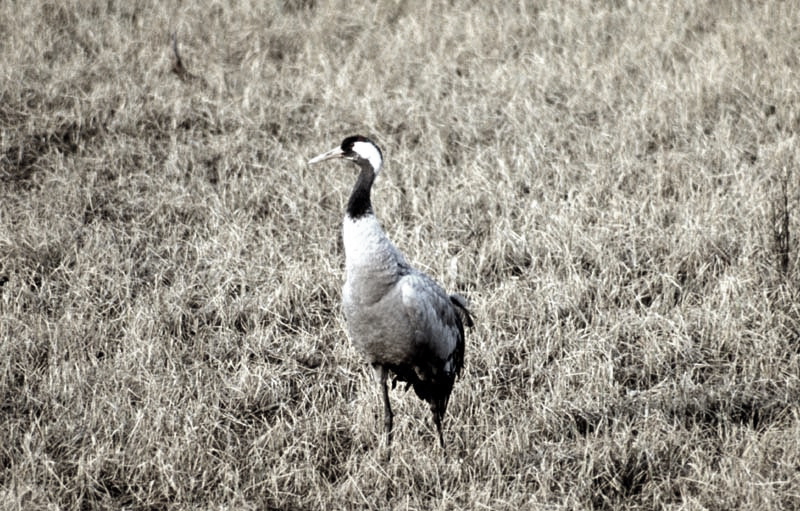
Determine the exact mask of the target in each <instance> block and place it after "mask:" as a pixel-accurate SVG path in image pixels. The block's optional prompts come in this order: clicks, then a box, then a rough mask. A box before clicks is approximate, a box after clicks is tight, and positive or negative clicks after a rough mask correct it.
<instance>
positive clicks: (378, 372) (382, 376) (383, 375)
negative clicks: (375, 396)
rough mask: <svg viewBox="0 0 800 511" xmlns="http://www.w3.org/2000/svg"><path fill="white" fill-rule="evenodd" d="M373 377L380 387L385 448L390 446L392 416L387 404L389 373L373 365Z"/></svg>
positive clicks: (390, 408)
mask: <svg viewBox="0 0 800 511" xmlns="http://www.w3.org/2000/svg"><path fill="white" fill-rule="evenodd" d="M373 368H374V369H375V376H376V378H377V379H378V382H379V383H380V385H381V394H382V395H383V429H384V432H385V433H386V447H390V446H391V445H392V420H393V419H394V414H393V413H392V405H391V404H390V403H389V386H388V385H387V383H386V380H387V376H388V373H389V371H387V370H386V368H385V367H383V366H381V365H374V366H373Z"/></svg>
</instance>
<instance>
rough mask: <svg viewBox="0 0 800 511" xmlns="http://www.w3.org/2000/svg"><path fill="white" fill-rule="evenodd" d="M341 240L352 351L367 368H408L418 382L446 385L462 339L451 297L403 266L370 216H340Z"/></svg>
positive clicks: (422, 274)
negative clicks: (373, 366)
mask: <svg viewBox="0 0 800 511" xmlns="http://www.w3.org/2000/svg"><path fill="white" fill-rule="evenodd" d="M343 238H344V248H345V259H346V270H345V271H346V274H347V276H346V280H345V284H344V289H343V293H342V302H343V307H344V313H345V316H346V318H347V325H348V330H349V333H350V339H351V340H352V342H353V345H354V346H355V348H356V350H358V351H359V353H361V355H362V356H363V357H364V358H365V359H366V360H367V362H369V363H370V364H380V365H386V366H390V367H401V366H407V368H408V369H410V370H412V371H413V373H414V374H415V375H416V377H417V379H419V380H420V383H424V382H430V383H441V384H447V382H448V380H452V379H453V378H454V377H455V375H456V372H457V370H459V369H460V364H458V365H457V364H456V355H457V349H458V347H459V344H463V335H464V334H463V327H462V326H461V322H460V318H458V316H457V312H456V309H455V307H454V305H453V303H452V301H451V299H450V296H449V295H448V294H447V293H445V292H444V290H443V289H442V288H441V287H439V285H438V284H436V282H434V281H433V280H432V279H431V278H430V277H428V276H427V275H425V274H424V273H422V272H420V271H418V270H416V269H414V268H412V267H411V266H410V265H409V264H408V263H407V262H406V260H405V258H404V257H403V255H402V254H401V253H400V252H399V251H398V250H397V249H396V248H395V247H394V245H393V244H392V243H391V242H390V241H389V239H388V238H387V237H386V235H385V234H384V232H383V229H381V227H380V225H379V223H378V221H377V219H376V218H375V216H374V215H370V216H367V217H363V218H359V219H355V220H354V219H351V218H349V217H345V220H344V229H343ZM409 383H414V382H409ZM449 384H450V385H452V381H450V382H449Z"/></svg>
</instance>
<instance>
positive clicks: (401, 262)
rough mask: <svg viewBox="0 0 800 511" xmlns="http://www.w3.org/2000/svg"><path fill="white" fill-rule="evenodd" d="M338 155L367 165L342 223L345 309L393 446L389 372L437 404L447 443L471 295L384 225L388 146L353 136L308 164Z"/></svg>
mask: <svg viewBox="0 0 800 511" xmlns="http://www.w3.org/2000/svg"><path fill="white" fill-rule="evenodd" d="M332 159H344V160H349V161H351V162H353V163H355V164H356V165H357V166H358V168H359V169H360V172H359V174H358V177H357V178H356V182H355V185H354V186H353V189H352V191H351V192H350V197H349V199H348V201H347V207H346V210H345V216H344V221H343V226H342V239H343V242H344V251H345V282H344V286H343V289H342V309H343V311H344V315H345V319H346V324H347V330H348V334H349V337H350V340H351V343H352V344H353V346H354V347H355V349H356V351H357V352H359V353H360V355H361V356H362V357H363V358H364V359H365V361H366V362H367V363H368V364H369V365H371V366H372V368H373V370H374V375H375V380H376V381H377V383H378V384H379V386H380V391H381V395H382V397H383V409H384V421H383V422H384V433H385V438H386V446H387V447H388V448H389V449H391V443H392V422H393V418H394V414H393V412H392V406H391V403H390V402H389V388H388V379H389V376H392V377H393V379H392V388H393V389H394V388H395V386H396V385H397V383H398V382H404V383H405V384H406V390H408V388H409V387H411V388H413V389H414V392H415V393H416V395H417V396H418V397H419V398H421V399H422V400H424V401H425V402H427V403H428V404H429V405H430V409H431V412H432V414H433V422H434V424H435V425H436V430H437V433H438V436H439V445H440V446H441V448H442V449H443V450H444V448H445V442H444V435H443V433H442V421H443V419H444V415H445V411H446V410H447V404H448V401H449V399H450V394H451V392H452V390H453V385H454V383H455V379H456V377H457V376H460V374H461V372H462V370H463V368H464V352H465V334H464V329H465V327H472V326H473V325H474V323H473V319H472V314H471V312H470V311H469V309H468V303H467V300H466V299H465V298H464V297H463V296H461V295H459V294H448V293H447V292H445V291H444V289H442V287H441V286H439V284H437V283H436V282H435V281H434V280H433V279H432V278H431V277H429V276H428V275H426V274H425V273H423V272H421V271H420V270H418V269H416V268H414V267H412V266H411V265H410V264H409V263H408V262H407V261H406V258H405V257H404V256H403V254H402V253H401V252H400V251H399V250H398V249H397V248H396V247H395V245H394V244H393V243H392V242H391V241H390V240H389V238H388V237H387V235H386V233H385V232H384V230H383V228H382V227H381V224H380V222H379V221H378V218H377V217H376V215H375V211H374V209H373V206H372V198H371V191H372V185H373V183H374V181H375V178H376V177H377V176H378V174H379V172H380V171H381V167H382V166H383V153H382V152H381V150H380V148H379V147H378V146H377V145H376V144H375V142H373V141H372V140H370V139H369V138H367V137H364V136H361V135H353V136H349V137H347V138H345V139H344V140H343V141H342V143H341V145H339V146H338V147H335V148H333V149H331V150H330V151H327V152H325V153H322V154H320V155H318V156H315V157H314V158H312V159H311V160H309V162H308V163H309V165H312V164H317V163H320V162H323V161H326V160H332ZM389 456H391V450H389Z"/></svg>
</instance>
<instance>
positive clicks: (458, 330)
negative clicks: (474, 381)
mask: <svg viewBox="0 0 800 511" xmlns="http://www.w3.org/2000/svg"><path fill="white" fill-rule="evenodd" d="M400 284H401V291H402V301H403V306H404V308H405V313H406V316H407V318H408V320H409V323H410V326H411V327H412V328H413V330H414V340H415V343H416V344H417V345H418V346H419V347H420V348H422V349H423V351H424V352H427V353H429V354H431V355H435V356H436V357H437V358H438V359H439V360H440V361H441V366H440V368H441V369H442V370H444V372H445V373H446V374H448V375H451V376H452V375H454V374H457V373H458V372H460V370H461V367H462V366H463V360H464V356H463V355H464V327H463V325H462V322H461V318H460V316H459V313H458V312H457V310H456V308H455V307H456V306H455V305H454V304H453V302H452V301H451V298H450V296H449V295H447V293H445V292H444V290H442V288H441V287H439V285H438V284H436V282H434V281H433V280H432V279H431V278H429V277H428V276H426V275H425V274H422V273H419V272H412V273H410V274H408V275H406V276H404V277H403V278H402V280H401V283H400Z"/></svg>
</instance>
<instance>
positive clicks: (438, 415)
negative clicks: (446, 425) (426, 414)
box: [431, 403, 444, 449]
mask: <svg viewBox="0 0 800 511" xmlns="http://www.w3.org/2000/svg"><path fill="white" fill-rule="evenodd" d="M431 411H432V412H433V423H434V424H436V431H437V432H438V433H439V445H440V446H442V449H444V435H443V434H442V416H443V415H444V414H443V413H442V412H441V410H440V409H439V405H438V404H435V403H434V404H431Z"/></svg>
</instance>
